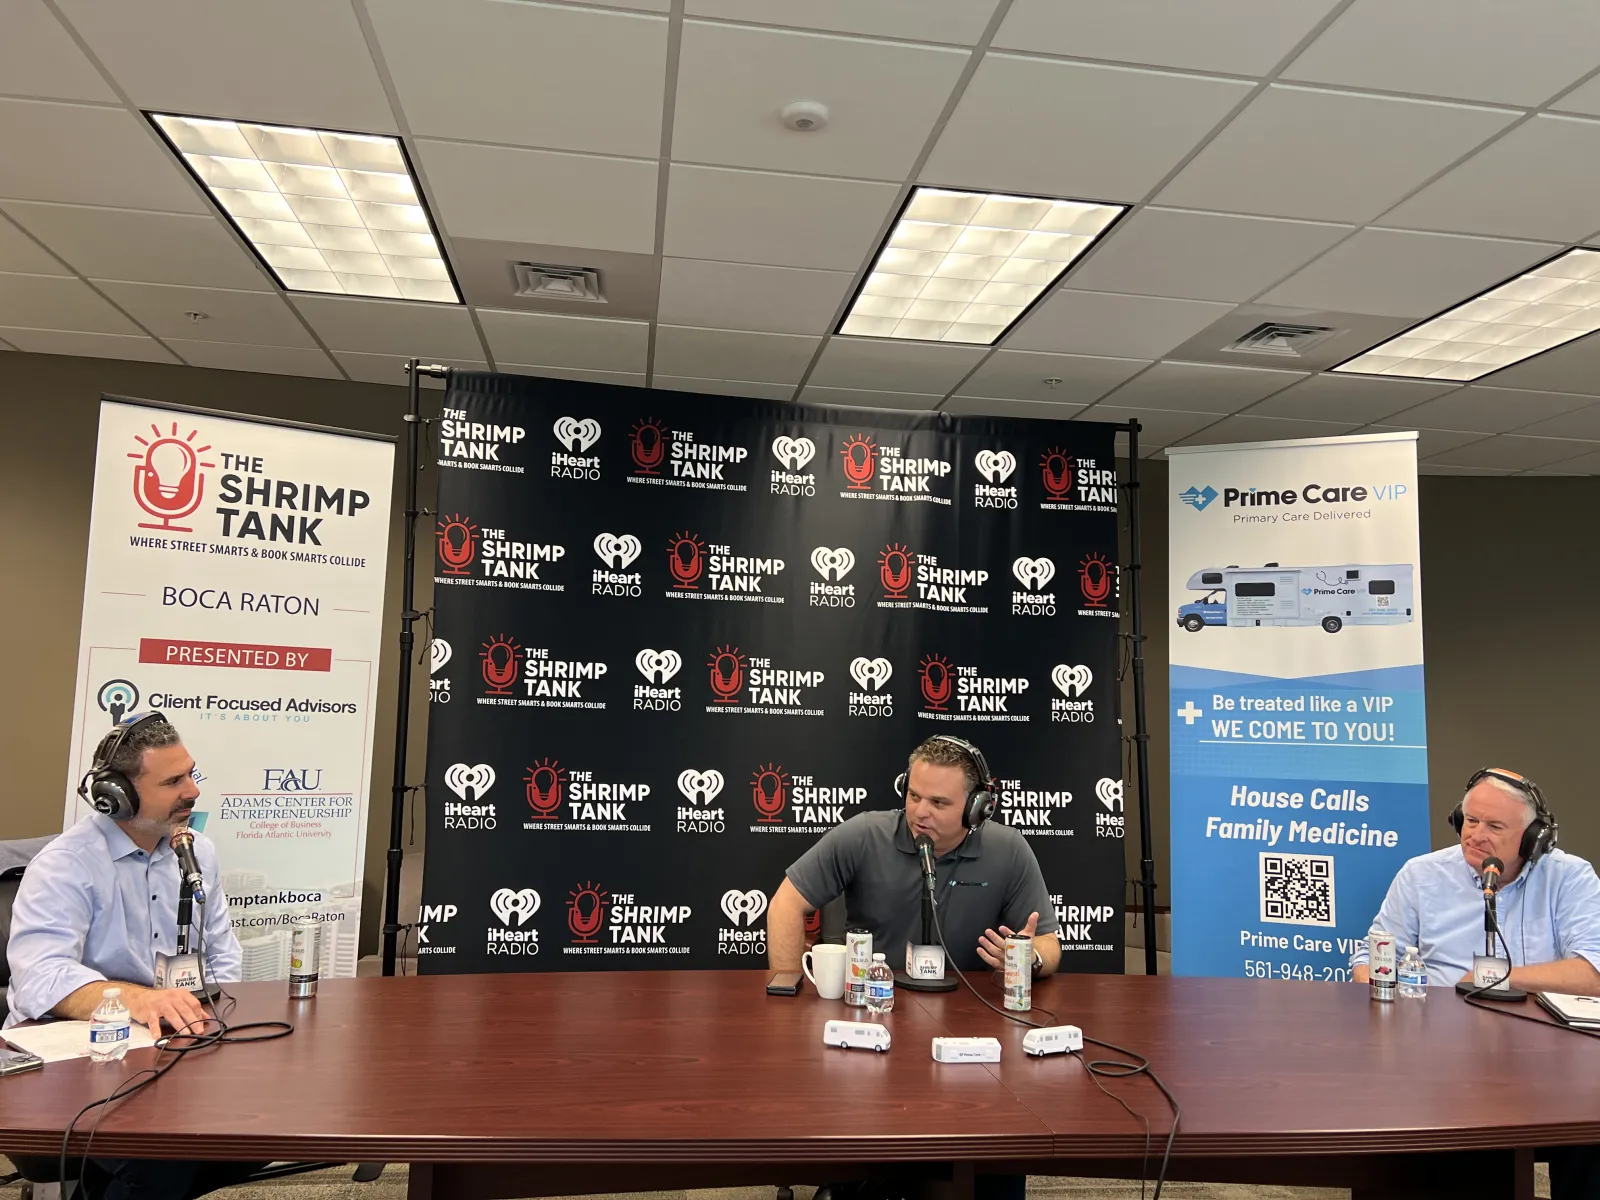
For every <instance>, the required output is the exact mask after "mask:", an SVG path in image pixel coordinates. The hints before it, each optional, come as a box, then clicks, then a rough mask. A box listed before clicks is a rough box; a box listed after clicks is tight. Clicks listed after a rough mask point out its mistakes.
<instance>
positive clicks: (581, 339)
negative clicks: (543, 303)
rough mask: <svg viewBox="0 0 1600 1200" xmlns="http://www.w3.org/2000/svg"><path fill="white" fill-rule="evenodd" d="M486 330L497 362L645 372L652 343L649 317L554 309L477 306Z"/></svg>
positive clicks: (485, 332)
mask: <svg viewBox="0 0 1600 1200" xmlns="http://www.w3.org/2000/svg"><path fill="white" fill-rule="evenodd" d="M478 320H479V322H480V323H481V324H482V326H483V336H484V338H485V340H487V341H488V343H489V353H491V354H493V355H494V359H495V362H499V361H500V360H501V359H505V360H506V361H507V362H519V363H532V364H534V365H536V366H541V367H577V368H580V369H583V370H591V371H628V372H639V373H642V372H643V371H644V370H645V368H646V365H647V363H646V359H647V357H648V355H649V347H650V326H649V324H648V323H646V322H644V321H610V320H606V319H604V318H600V317H560V316H555V315H553V314H551V313H528V312H504V311H501V310H498V309H492V308H484V309H479V310H478Z"/></svg>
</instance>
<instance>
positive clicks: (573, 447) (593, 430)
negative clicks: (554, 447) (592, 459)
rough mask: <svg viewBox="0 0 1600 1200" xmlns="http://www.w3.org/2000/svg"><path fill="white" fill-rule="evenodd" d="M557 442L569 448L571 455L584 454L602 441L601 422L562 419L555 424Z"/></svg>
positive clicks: (586, 419)
mask: <svg viewBox="0 0 1600 1200" xmlns="http://www.w3.org/2000/svg"><path fill="white" fill-rule="evenodd" d="M555 434H556V441H558V442H560V443H561V444H562V445H563V446H565V447H566V448H567V453H569V454H582V453H583V452H584V451H585V450H587V449H588V448H589V447H590V446H592V445H594V444H595V443H596V442H598V441H599V440H600V422H599V421H596V420H594V419H593V418H591V417H585V418H583V420H581V421H577V420H574V419H573V418H571V417H561V418H560V419H559V420H557V421H556V424H555Z"/></svg>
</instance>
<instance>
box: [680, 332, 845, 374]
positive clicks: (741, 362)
mask: <svg viewBox="0 0 1600 1200" xmlns="http://www.w3.org/2000/svg"><path fill="white" fill-rule="evenodd" d="M821 341H822V339H821V338H817V337H799V336H796V335H795V334H790V333H744V332H735V331H731V330H726V329H684V328H682V327H680V326H676V325H658V326H656V357H655V362H654V364H653V365H654V369H655V370H657V371H665V372H666V373H667V374H669V375H687V376H690V377H693V378H701V379H748V380H757V381H760V382H762V383H787V384H796V383H799V382H800V377H801V376H802V375H804V374H805V373H806V368H807V367H808V366H810V365H811V357H812V355H814V354H815V353H816V350H817V346H818V344H819V343H820V342H821Z"/></svg>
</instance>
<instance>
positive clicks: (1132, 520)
mask: <svg viewBox="0 0 1600 1200" xmlns="http://www.w3.org/2000/svg"><path fill="white" fill-rule="evenodd" d="M1139 429H1140V425H1139V422H1138V421H1129V422H1128V550H1129V555H1128V556H1129V558H1130V559H1131V562H1130V563H1129V569H1128V604H1129V605H1130V606H1131V607H1132V610H1133V634H1132V637H1133V656H1132V667H1133V751H1134V779H1135V787H1136V788H1137V790H1138V793H1139V891H1140V894H1141V900H1142V908H1143V910H1144V973H1145V974H1146V975H1154V974H1155V973H1156V860H1155V852H1154V850H1152V848H1151V844H1150V843H1151V832H1150V729H1149V725H1148V723H1147V721H1146V719H1145V696H1144V611H1143V609H1142V608H1141V607H1140V603H1139V591H1140V589H1139V585H1140V583H1141V579H1140V573H1141V571H1142V570H1143V568H1144V564H1143V561H1142V548H1141V544H1140V536H1139ZM1124 808H1126V805H1124Z"/></svg>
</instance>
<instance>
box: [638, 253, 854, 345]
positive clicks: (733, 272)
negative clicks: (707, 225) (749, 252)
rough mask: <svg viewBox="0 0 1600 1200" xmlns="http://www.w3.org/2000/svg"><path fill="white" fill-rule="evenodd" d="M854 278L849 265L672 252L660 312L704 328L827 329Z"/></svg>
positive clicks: (667, 317)
mask: <svg viewBox="0 0 1600 1200" xmlns="http://www.w3.org/2000/svg"><path fill="white" fill-rule="evenodd" d="M853 278H854V276H853V275H851V274H850V273H849V272H847V271H807V270H800V269H798V268H794V267H760V266H755V265H753V264H750V263H726V262H707V261H706V260H704V259H697V258H668V259H665V260H663V262H662V264H661V302H660V306H659V308H658V316H659V318H660V319H661V320H662V321H670V322H671V323H672V324H674V325H696V326H699V327H701V328H705V329H751V330H757V331H760V332H763V333H826V332H827V331H828V328H829V326H830V325H832V324H833V318H834V314H835V313H837V312H838V311H839V305H840V304H841V303H843V301H844V298H845V294H846V293H847V292H848V291H849V290H850V284H851V281H852V280H853Z"/></svg>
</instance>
